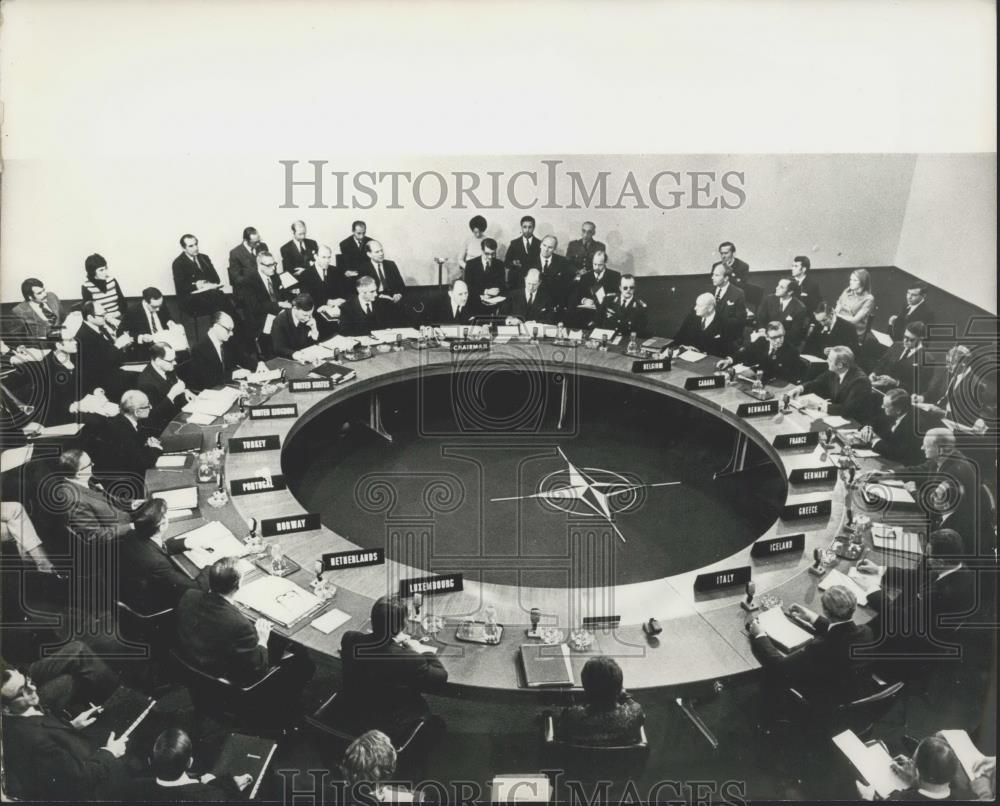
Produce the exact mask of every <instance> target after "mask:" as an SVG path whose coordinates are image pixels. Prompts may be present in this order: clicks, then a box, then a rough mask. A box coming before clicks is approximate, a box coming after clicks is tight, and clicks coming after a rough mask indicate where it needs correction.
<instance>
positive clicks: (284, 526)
mask: <svg viewBox="0 0 1000 806" xmlns="http://www.w3.org/2000/svg"><path fill="white" fill-rule="evenodd" d="M313 529H319V513H318V512H308V513H306V514H305V515H289V516H288V517H287V518H264V519H263V520H261V522H260V533H261V535H262V536H264V537H274V536H275V535H290V534H294V533H295V532H311V531H312V530H313Z"/></svg>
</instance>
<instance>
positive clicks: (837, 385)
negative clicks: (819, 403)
mask: <svg viewBox="0 0 1000 806" xmlns="http://www.w3.org/2000/svg"><path fill="white" fill-rule="evenodd" d="M832 390H833V394H832V395H831V397H833V398H836V397H837V393H838V392H839V391H840V376H839V375H836V374H834V376H833V384H832Z"/></svg>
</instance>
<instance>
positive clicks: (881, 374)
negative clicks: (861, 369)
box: [869, 322, 943, 397]
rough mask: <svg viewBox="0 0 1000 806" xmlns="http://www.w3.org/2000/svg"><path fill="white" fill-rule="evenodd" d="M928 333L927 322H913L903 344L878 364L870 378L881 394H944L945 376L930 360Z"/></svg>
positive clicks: (904, 335) (929, 395) (887, 352)
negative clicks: (926, 349)
mask: <svg viewBox="0 0 1000 806" xmlns="http://www.w3.org/2000/svg"><path fill="white" fill-rule="evenodd" d="M925 332H926V330H925V328H924V323H923V322H910V323H909V324H908V325H907V326H906V328H905V330H904V331H903V339H902V341H901V342H900V343H899V344H894V345H892V347H890V348H889V349H888V350H887V351H886V353H885V355H883V356H882V358H881V359H880V360H879V362H878V364H876V365H875V371H874V372H872V374H871V375H870V376H869V378H870V379H871V382H872V386H874V387H875V388H876V389H878V390H879V391H881V392H885V391H886V390H888V389H905V390H906V391H907V392H909V393H910V394H911V395H912V394H921V395H927V396H928V397H933V396H934V395H935V394H940V392H941V391H942V387H943V383H942V377H941V373H940V372H938V371H937V368H936V367H935V366H933V365H932V364H931V362H930V361H929V360H928V359H927V358H926V354H925V352H924V334H925Z"/></svg>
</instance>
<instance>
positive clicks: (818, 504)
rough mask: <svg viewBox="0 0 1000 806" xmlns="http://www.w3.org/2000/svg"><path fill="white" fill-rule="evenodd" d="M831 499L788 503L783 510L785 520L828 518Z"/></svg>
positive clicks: (782, 517) (782, 516)
mask: <svg viewBox="0 0 1000 806" xmlns="http://www.w3.org/2000/svg"><path fill="white" fill-rule="evenodd" d="M831 506H832V504H831V501H830V500H829V499H827V500H826V501H811V502H808V503H804V504H787V505H786V506H785V507H784V508H783V509H782V510H781V519H782V520H783V521H794V520H799V519H800V518H826V517H829V516H830V509H831Z"/></svg>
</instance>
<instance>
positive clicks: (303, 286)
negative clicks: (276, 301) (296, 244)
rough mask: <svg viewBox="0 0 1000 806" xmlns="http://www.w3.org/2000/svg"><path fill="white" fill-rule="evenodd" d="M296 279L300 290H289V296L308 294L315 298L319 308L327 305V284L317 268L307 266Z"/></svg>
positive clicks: (314, 300)
mask: <svg viewBox="0 0 1000 806" xmlns="http://www.w3.org/2000/svg"><path fill="white" fill-rule="evenodd" d="M295 279H296V280H298V281H299V287H298V289H294V288H292V289H289V292H288V293H289V294H292V295H293V294H308V295H309V296H310V297H312V298H313V302H315V303H316V305H317V307H318V306H320V305H325V304H326V300H327V297H328V296H329V294H328V293H327V288H326V282H325V281H324V280H323V278H322V277H320V276H319V272H318V271H316V267H315V266H306V267H305V268H304V269H302V271H301V272H300V273H299V274H297V275H295Z"/></svg>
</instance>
